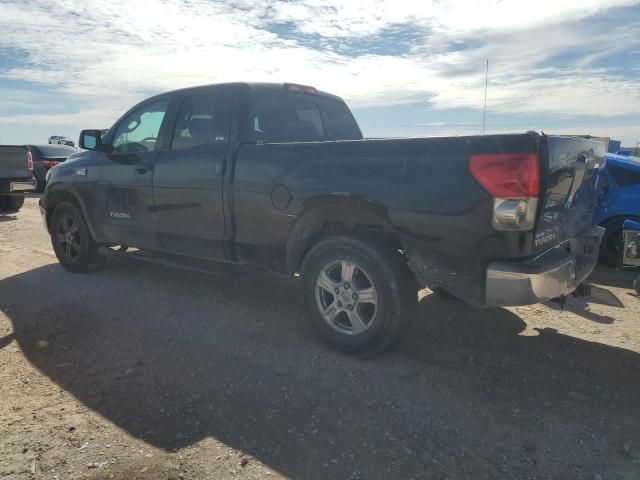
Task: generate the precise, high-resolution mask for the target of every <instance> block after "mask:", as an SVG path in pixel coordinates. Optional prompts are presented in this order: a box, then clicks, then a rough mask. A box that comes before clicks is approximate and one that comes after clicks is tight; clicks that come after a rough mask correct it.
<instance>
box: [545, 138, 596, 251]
mask: <svg viewBox="0 0 640 480" xmlns="http://www.w3.org/2000/svg"><path fill="white" fill-rule="evenodd" d="M540 148H541V157H542V178H541V180H542V193H543V197H542V198H541V200H540V201H541V205H540V217H539V221H538V226H537V228H536V231H535V236H534V240H533V241H534V245H533V251H534V252H535V253H539V252H543V251H545V250H547V249H549V248H550V247H553V246H554V245H558V244H560V243H562V242H564V241H565V240H568V239H569V238H571V237H573V236H575V235H577V234H578V233H580V232H582V231H583V230H585V229H586V228H587V227H589V226H590V225H591V222H592V218H593V212H594V209H595V207H596V203H597V199H598V195H597V192H596V191H595V188H594V187H595V182H592V175H593V171H594V167H595V166H596V165H597V164H601V163H602V161H603V159H604V154H605V150H604V145H603V144H602V142H598V141H594V140H586V139H584V138H579V137H559V136H545V137H542V142H541V147H540Z"/></svg>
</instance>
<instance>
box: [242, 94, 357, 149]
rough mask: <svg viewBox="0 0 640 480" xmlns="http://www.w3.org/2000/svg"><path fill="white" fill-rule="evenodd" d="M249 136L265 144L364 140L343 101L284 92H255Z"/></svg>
mask: <svg viewBox="0 0 640 480" xmlns="http://www.w3.org/2000/svg"><path fill="white" fill-rule="evenodd" d="M250 134H251V137H252V139H253V140H255V141H256V142H262V143H286V142H322V141H331V140H361V139H362V134H361V133H360V129H359V128H358V125H357V123H356V121H355V119H354V118H353V115H352V114H351V112H350V111H349V109H348V108H347V106H346V105H345V104H344V103H343V102H341V101H340V100H337V99H334V98H331V97H326V96H323V95H322V94H319V95H309V94H301V93H295V92H286V91H284V90H283V91H282V92H274V91H273V90H265V91H261V90H259V89H258V90H256V92H254V96H253V105H252V111H251V126H250Z"/></svg>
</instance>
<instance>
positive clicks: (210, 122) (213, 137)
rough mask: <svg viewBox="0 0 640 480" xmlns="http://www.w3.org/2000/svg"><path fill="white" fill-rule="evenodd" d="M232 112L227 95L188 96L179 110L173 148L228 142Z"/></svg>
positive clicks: (172, 143)
mask: <svg viewBox="0 0 640 480" xmlns="http://www.w3.org/2000/svg"><path fill="white" fill-rule="evenodd" d="M230 115H231V112H230V103H229V101H228V97H226V96H223V95H217V94H206V95H192V96H190V97H186V98H185V99H184V102H183V103H182V107H181V108H180V112H179V113H178V120H177V122H176V127H175V129H174V132H173V140H172V141H171V149H172V150H180V149H183V148H191V147H196V146H199V145H207V144H212V143H227V142H228V137H229V122H230Z"/></svg>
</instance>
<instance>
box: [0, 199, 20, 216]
mask: <svg viewBox="0 0 640 480" xmlns="http://www.w3.org/2000/svg"><path fill="white" fill-rule="evenodd" d="M23 205H24V195H5V196H2V197H0V210H2V211H3V212H17V211H18V210H20V209H21V208H22V206H23Z"/></svg>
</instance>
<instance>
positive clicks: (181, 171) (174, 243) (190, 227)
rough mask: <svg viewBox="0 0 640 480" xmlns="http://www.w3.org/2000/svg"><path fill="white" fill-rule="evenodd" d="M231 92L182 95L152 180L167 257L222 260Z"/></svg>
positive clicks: (160, 236) (225, 88)
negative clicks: (169, 136) (224, 193)
mask: <svg viewBox="0 0 640 480" xmlns="http://www.w3.org/2000/svg"><path fill="white" fill-rule="evenodd" d="M231 98H232V97H231V88H230V87H229V86H224V85H222V86H219V87H216V88H214V89H212V90H210V91H207V93H199V94H193V95H186V96H185V97H184V98H183V99H182V103H181V106H180V108H179V111H178V114H177V116H176V119H175V123H174V125H173V126H172V134H171V140H170V142H169V143H168V144H167V148H165V149H163V150H162V151H161V152H160V153H159V156H158V161H157V163H156V168H155V172H154V177H153V196H154V205H155V206H154V210H155V212H156V216H157V218H158V241H159V245H160V248H161V249H162V250H164V251H166V252H169V253H173V254H178V255H187V256H191V257H201V258H207V259H212V260H223V259H224V234H225V223H224V208H223V195H222V194H223V179H224V174H225V169H226V163H227V151H228V149H229V130H230V122H231Z"/></svg>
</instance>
